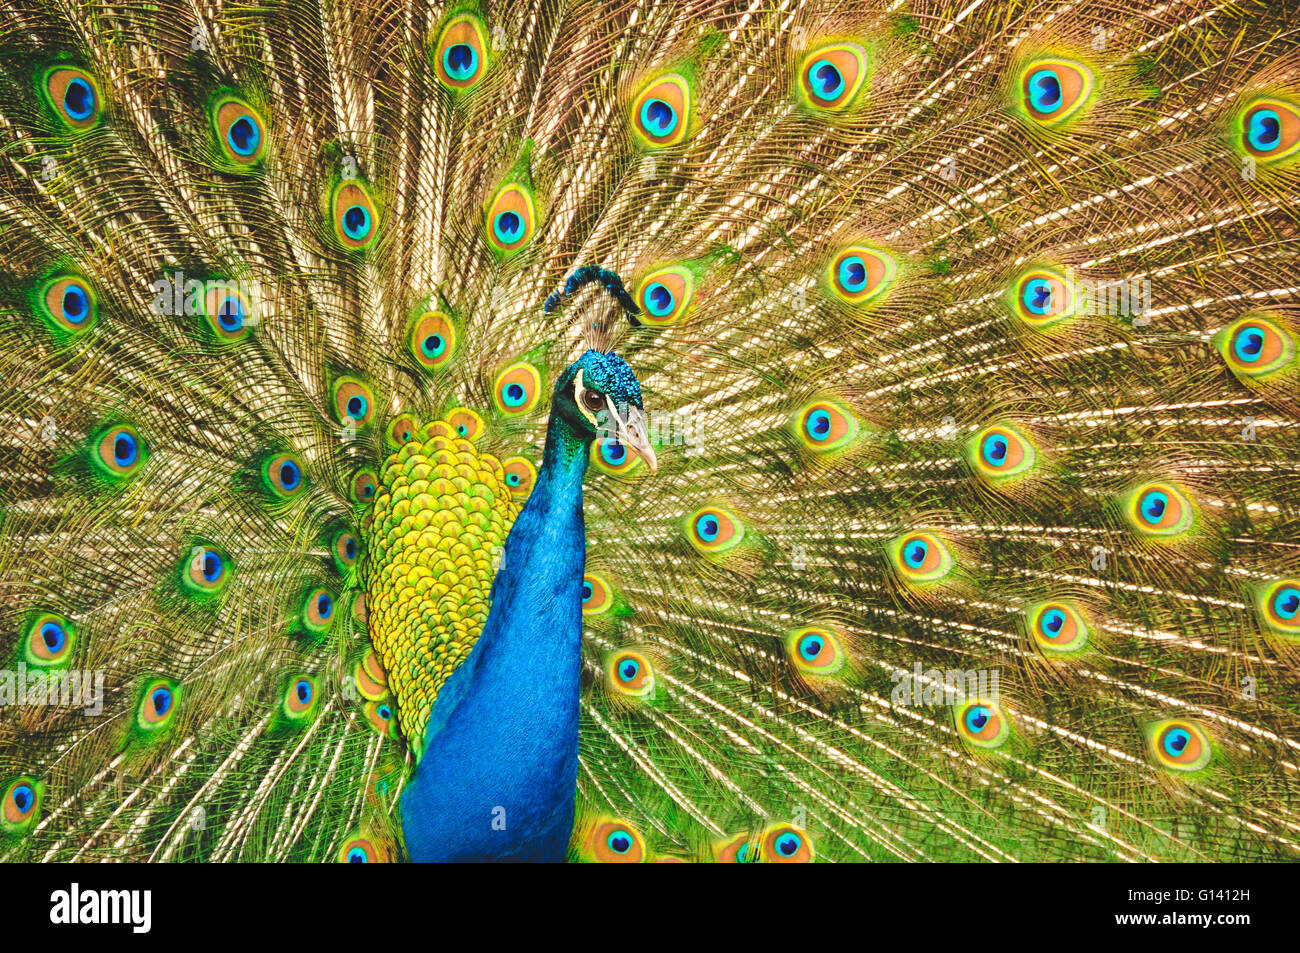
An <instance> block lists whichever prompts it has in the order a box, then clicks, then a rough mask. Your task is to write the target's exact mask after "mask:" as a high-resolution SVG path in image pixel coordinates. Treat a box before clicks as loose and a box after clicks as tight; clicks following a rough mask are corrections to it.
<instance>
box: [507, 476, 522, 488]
mask: <svg viewBox="0 0 1300 953" xmlns="http://www.w3.org/2000/svg"><path fill="white" fill-rule="evenodd" d="M519 483H520V480H519V474H518V473H507V474H506V486H518V485H519Z"/></svg>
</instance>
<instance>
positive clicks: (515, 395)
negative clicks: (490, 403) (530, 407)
mask: <svg viewBox="0 0 1300 953" xmlns="http://www.w3.org/2000/svg"><path fill="white" fill-rule="evenodd" d="M527 399H528V391H526V390H525V389H524V385H523V384H520V383H517V382H513V381H512V382H511V383H509V384H506V386H505V387H503V388H501V400H502V401H504V402H505V405H506V406H507V407H521V406H523V403H524V401H525V400H527Z"/></svg>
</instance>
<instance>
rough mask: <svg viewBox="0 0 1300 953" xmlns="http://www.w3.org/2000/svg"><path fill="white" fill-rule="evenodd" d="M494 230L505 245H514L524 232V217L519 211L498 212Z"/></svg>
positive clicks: (493, 225)
mask: <svg viewBox="0 0 1300 953" xmlns="http://www.w3.org/2000/svg"><path fill="white" fill-rule="evenodd" d="M492 231H493V232H495V233H496V237H497V240H498V241H499V242H501V244H503V245H513V244H514V243H515V242H517V241H519V239H520V238H522V237H523V234H524V217H523V216H522V215H520V214H519V213H518V212H510V211H506V212H498V213H497V217H496V218H495V219H494V220H493V222H492Z"/></svg>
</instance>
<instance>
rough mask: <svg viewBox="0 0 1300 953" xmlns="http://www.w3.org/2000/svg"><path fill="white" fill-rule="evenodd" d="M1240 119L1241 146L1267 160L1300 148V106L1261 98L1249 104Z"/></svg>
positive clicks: (1298, 150) (1269, 160)
mask: <svg viewBox="0 0 1300 953" xmlns="http://www.w3.org/2000/svg"><path fill="white" fill-rule="evenodd" d="M1238 122H1239V124H1240V126H1241V148H1242V149H1243V150H1244V151H1245V153H1246V154H1247V155H1249V156H1252V157H1253V158H1256V159H1259V160H1261V161H1263V162H1265V163H1269V162H1276V161H1277V160H1279V159H1285V158H1288V157H1289V156H1293V155H1295V154H1296V153H1297V152H1300V109H1297V107H1296V105H1295V104H1293V103H1290V102H1287V101H1285V100H1282V99H1273V98H1266V99H1257V100H1255V101H1254V102H1252V103H1251V104H1250V105H1249V106H1247V107H1246V109H1245V111H1244V112H1243V113H1242V114H1241V116H1240V118H1239V119H1238Z"/></svg>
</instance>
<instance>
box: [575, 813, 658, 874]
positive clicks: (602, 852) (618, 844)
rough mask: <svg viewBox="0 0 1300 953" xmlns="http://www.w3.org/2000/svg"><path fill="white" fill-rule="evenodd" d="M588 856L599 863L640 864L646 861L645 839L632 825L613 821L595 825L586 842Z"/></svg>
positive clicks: (621, 821)
mask: <svg viewBox="0 0 1300 953" xmlns="http://www.w3.org/2000/svg"><path fill="white" fill-rule="evenodd" d="M585 847H586V853H587V855H588V856H589V857H590V858H591V859H592V860H594V861H596V862H597V863H605V864H610V863H613V864H627V863H639V862H640V861H642V860H644V859H645V853H646V850H645V839H644V838H643V837H642V836H641V834H640V832H639V831H638V830H637V829H636V828H635V827H633V826H632V825H631V824H629V823H627V822H626V821H623V820H616V819H611V820H607V821H603V822H601V823H599V824H597V825H595V826H594V827H593V828H592V829H591V832H590V834H588V835H587V841H586V845H585Z"/></svg>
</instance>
